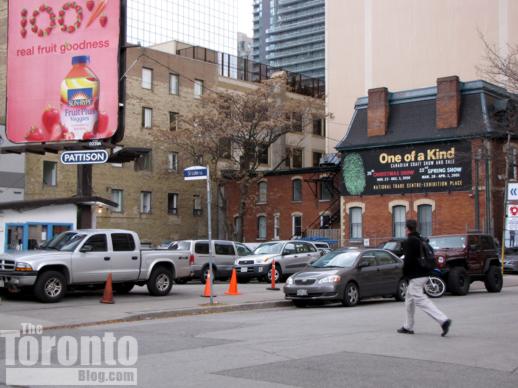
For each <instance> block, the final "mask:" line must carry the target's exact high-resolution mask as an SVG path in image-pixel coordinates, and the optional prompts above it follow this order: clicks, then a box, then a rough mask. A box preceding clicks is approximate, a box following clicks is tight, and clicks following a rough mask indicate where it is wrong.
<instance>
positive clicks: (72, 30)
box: [67, 26, 76, 34]
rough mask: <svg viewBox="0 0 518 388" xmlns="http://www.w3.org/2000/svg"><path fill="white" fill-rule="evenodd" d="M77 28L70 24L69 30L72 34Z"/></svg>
mask: <svg viewBox="0 0 518 388" xmlns="http://www.w3.org/2000/svg"><path fill="white" fill-rule="evenodd" d="M75 30H76V28H75V27H74V26H68V28H67V32H70V33H71V34H72V33H74V32H75Z"/></svg>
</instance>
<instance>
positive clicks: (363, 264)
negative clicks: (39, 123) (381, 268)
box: [358, 261, 370, 269]
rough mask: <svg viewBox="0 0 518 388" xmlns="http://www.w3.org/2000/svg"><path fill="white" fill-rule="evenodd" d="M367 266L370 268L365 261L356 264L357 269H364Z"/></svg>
mask: <svg viewBox="0 0 518 388" xmlns="http://www.w3.org/2000/svg"><path fill="white" fill-rule="evenodd" d="M368 266H370V264H369V263H368V262H367V261H362V262H360V263H358V268H359V269H361V268H365V267H368Z"/></svg>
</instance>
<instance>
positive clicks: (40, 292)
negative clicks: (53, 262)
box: [33, 271, 67, 303]
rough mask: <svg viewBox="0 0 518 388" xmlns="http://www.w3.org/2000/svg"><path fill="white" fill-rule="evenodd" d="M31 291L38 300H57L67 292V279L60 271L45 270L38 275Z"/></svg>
mask: <svg viewBox="0 0 518 388" xmlns="http://www.w3.org/2000/svg"><path fill="white" fill-rule="evenodd" d="M33 292H34V296H35V297H36V299H38V300H39V301H40V302H43V303H56V302H59V301H60V300H61V299H63V297H64V296H65V294H66V293H67V280H66V278H65V276H64V275H63V274H62V273H61V272H58V271H45V272H43V273H41V274H40V275H39V276H38V279H37V280H36V283H34V287H33Z"/></svg>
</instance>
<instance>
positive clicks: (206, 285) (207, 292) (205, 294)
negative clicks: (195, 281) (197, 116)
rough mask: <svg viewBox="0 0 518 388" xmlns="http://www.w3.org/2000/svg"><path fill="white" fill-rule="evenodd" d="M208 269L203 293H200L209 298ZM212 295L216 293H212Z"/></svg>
mask: <svg viewBox="0 0 518 388" xmlns="http://www.w3.org/2000/svg"><path fill="white" fill-rule="evenodd" d="M210 283H211V281H210V271H209V273H208V274H207V280H205V288H204V289H203V294H202V295H201V296H202V297H203V298H210V286H211V285H210ZM212 296H213V297H214V296H216V295H214V294H213V295H212Z"/></svg>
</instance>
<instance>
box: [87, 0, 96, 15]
mask: <svg viewBox="0 0 518 388" xmlns="http://www.w3.org/2000/svg"><path fill="white" fill-rule="evenodd" d="M94 6H95V1H94V0H88V1H87V2H86V8H87V9H88V10H89V11H90V12H91V11H92V9H94Z"/></svg>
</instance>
